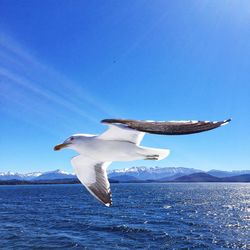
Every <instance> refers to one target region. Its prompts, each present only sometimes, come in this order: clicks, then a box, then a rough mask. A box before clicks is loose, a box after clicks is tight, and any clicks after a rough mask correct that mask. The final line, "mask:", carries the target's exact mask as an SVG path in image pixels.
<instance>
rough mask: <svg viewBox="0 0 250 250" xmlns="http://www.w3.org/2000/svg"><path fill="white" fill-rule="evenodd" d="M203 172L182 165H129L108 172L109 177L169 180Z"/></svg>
mask: <svg viewBox="0 0 250 250" xmlns="http://www.w3.org/2000/svg"><path fill="white" fill-rule="evenodd" d="M199 172H203V171H202V170H199V169H194V168H182V167H165V168H162V167H150V168H147V167H131V168H124V169H115V170H113V171H110V172H109V178H112V179H119V178H120V177H121V176H123V175H126V176H130V177H134V178H136V179H138V180H158V179H162V180H164V179H165V180H171V179H172V178H171V177H173V178H176V177H180V176H184V175H189V174H193V173H199Z"/></svg>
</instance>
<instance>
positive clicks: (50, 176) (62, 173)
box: [33, 169, 76, 180]
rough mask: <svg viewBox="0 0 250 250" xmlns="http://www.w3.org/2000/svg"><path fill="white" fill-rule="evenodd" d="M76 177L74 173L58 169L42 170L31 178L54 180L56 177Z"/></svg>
mask: <svg viewBox="0 0 250 250" xmlns="http://www.w3.org/2000/svg"><path fill="white" fill-rule="evenodd" d="M72 178H76V176H75V174H70V173H67V172H65V171H62V170H60V169H57V170H55V171H50V172H44V173H43V174H41V175H39V176H38V177H36V178H34V179H33V180H56V179H72Z"/></svg>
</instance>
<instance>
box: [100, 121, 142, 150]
mask: <svg viewBox="0 0 250 250" xmlns="http://www.w3.org/2000/svg"><path fill="white" fill-rule="evenodd" d="M103 123H105V122H103ZM108 125H109V128H108V129H107V130H106V131H105V132H104V133H102V134H101V135H99V136H98V137H99V138H100V139H103V140H121V141H129V142H133V143H135V144H137V145H139V144H140V142H141V140H142V139H143V136H144V134H145V133H144V132H140V131H137V130H134V129H130V128H129V126H127V125H126V124H110V123H108Z"/></svg>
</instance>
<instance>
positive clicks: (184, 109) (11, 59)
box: [0, 0, 250, 172]
mask: <svg viewBox="0 0 250 250" xmlns="http://www.w3.org/2000/svg"><path fill="white" fill-rule="evenodd" d="M249 10H250V3H249V1H233V0H232V1H198V0H197V1H194V0H190V1H155V0H153V1H149V0H148V1H145V0H143V1H142V0H136V1H73V2H72V1H13V0H0V105H1V106H0V115H1V123H0V125H1V141H0V152H1V158H0V171H8V170H10V171H17V172H33V171H49V170H54V169H57V168H60V169H63V170H66V171H69V172H72V168H71V166H70V158H71V157H72V156H74V155H75V153H74V152H73V151H69V150H68V151H67V150H64V151H60V152H54V151H53V146H54V145H55V144H57V143H59V142H62V141H63V140H64V139H65V138H66V137H68V136H69V135H71V134H74V133H80V132H82V133H101V132H102V131H104V130H105V126H103V125H102V124H100V123H99V121H100V120H101V119H104V118H115V117H118V118H120V117H122V118H131V119H151V120H152V119H155V120H178V119H180V120H190V119H194V120H220V119H222V120H224V119H226V118H229V117H232V118H233V121H232V122H231V124H229V125H228V126H225V127H222V128H219V129H217V130H213V131H210V132H206V133H202V134H196V135H189V136H156V135H147V136H146V137H145V139H144V140H143V145H146V146H153V147H160V148H170V150H171V154H170V156H169V157H168V158H167V159H165V160H163V161H161V162H160V161H159V162H154V161H152V162H149V161H147V162H142V161H138V162H129V163H114V164H113V165H112V168H121V167H129V166H140V165H146V166H156V165H158V166H162V167H163V166H168V167H174V166H175V167H194V168H199V169H203V170H209V169H214V168H216V169H221V170H232V169H250V166H249V162H250V133H249V124H250V116H249V108H250V71H249V70H250V60H249V58H250V29H249V27H250V11H249Z"/></svg>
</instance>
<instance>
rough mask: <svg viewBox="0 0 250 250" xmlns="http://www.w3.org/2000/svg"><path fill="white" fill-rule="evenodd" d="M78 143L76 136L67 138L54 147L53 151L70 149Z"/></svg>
mask: <svg viewBox="0 0 250 250" xmlns="http://www.w3.org/2000/svg"><path fill="white" fill-rule="evenodd" d="M78 141H79V138H77V136H74V135H72V136H70V137H69V138H67V139H66V140H65V141H64V142H63V143H61V144H58V145H56V146H55V147H54V150H56V151H57V150H61V149H63V148H71V147H72V146H74V145H76V144H77V143H78Z"/></svg>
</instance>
